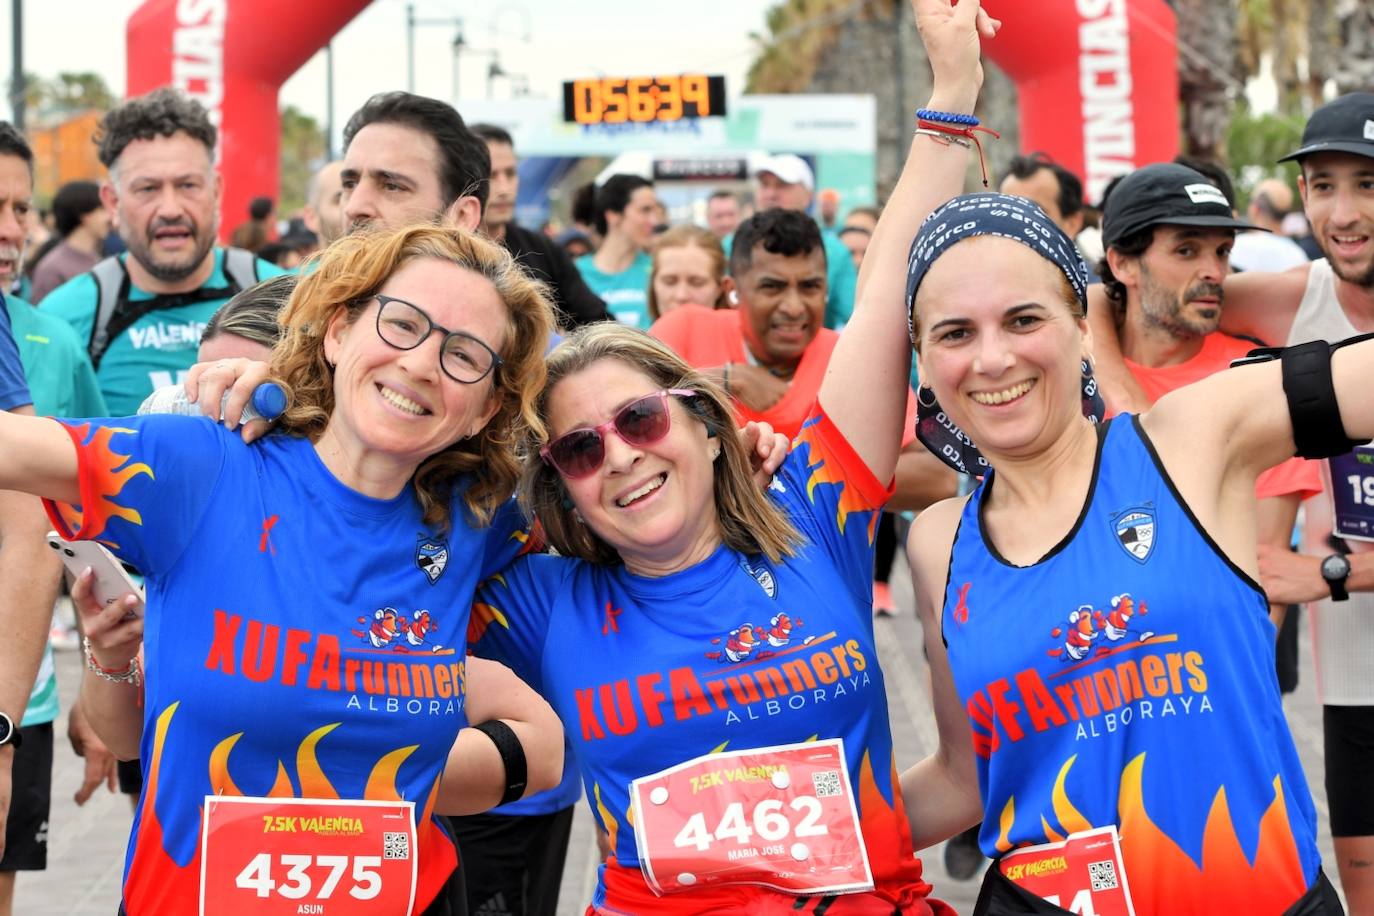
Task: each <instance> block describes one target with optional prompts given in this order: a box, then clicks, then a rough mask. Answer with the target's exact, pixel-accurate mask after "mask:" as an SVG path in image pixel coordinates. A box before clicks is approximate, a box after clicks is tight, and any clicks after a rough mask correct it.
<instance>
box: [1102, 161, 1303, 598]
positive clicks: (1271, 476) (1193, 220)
mask: <svg viewBox="0 0 1374 916" xmlns="http://www.w3.org/2000/svg"><path fill="white" fill-rule="evenodd" d="M1258 228H1260V227H1256V226H1252V225H1251V224H1249V223H1247V222H1245V221H1243V220H1239V219H1236V218H1235V217H1234V216H1233V215H1232V212H1231V205H1230V203H1229V201H1228V199H1227V198H1226V196H1225V194H1224V192H1223V191H1222V190H1221V189H1220V188H1219V187H1217V186H1216V185H1214V184H1212V183H1211V181H1209V180H1208V179H1207V178H1206V177H1205V176H1204V175H1203V174H1202V173H1200V172H1197V171H1194V170H1193V169H1191V168H1188V167H1186V166H1183V165H1176V164H1174V163H1161V164H1158V165H1147V166H1145V167H1143V168H1140V169H1137V170H1136V171H1135V172H1132V173H1131V174H1130V175H1128V176H1126V177H1125V178H1123V179H1121V181H1120V182H1118V183H1117V184H1116V186H1115V187H1114V188H1113V189H1112V190H1111V193H1110V195H1109V196H1108V197H1107V198H1106V199H1105V201H1104V202H1103V217H1102V241H1103V244H1104V245H1105V246H1106V252H1105V255H1104V257H1103V259H1102V262H1101V264H1100V265H1099V268H1098V271H1099V273H1100V275H1101V277H1102V283H1103V286H1104V288H1105V289H1106V293H1107V298H1108V300H1109V301H1110V302H1111V304H1112V307H1113V311H1114V312H1115V316H1116V319H1117V326H1118V328H1119V330H1120V337H1121V353H1122V356H1124V357H1125V361H1126V368H1127V369H1129V370H1130V373H1131V376H1132V377H1133V378H1134V379H1135V382H1136V384H1138V385H1139V386H1140V388H1141V390H1142V392H1143V394H1144V395H1145V398H1146V399H1147V400H1148V401H1149V402H1150V403H1153V402H1154V401H1156V400H1158V399H1159V398H1161V397H1163V396H1164V395H1165V394H1167V393H1168V392H1170V391H1173V390H1174V389H1176V388H1181V387H1183V386H1184V385H1189V384H1192V383H1193V382H1196V381H1198V380H1199V379H1202V378H1206V377H1207V376H1209V375H1211V374H1213V373H1215V372H1220V371H1221V370H1223V369H1225V368H1227V367H1228V366H1229V365H1230V364H1231V360H1233V359H1238V358H1240V357H1243V356H1245V354H1246V353H1248V352H1249V351H1250V350H1251V349H1253V348H1254V344H1253V343H1252V342H1250V341H1248V340H1242V339H1240V338H1238V337H1232V336H1231V335H1230V334H1226V333H1224V332H1222V331H1220V330H1218V327H1219V326H1220V324H1221V321H1222V314H1223V312H1222V302H1223V301H1224V297H1225V292H1224V289H1225V288H1224V286H1223V281H1224V280H1225V279H1226V277H1227V275H1228V274H1229V273H1230V266H1229V261H1230V257H1231V248H1232V245H1233V244H1234V242H1235V238H1236V230H1238V229H1240V230H1246V229H1258ZM1261 231H1267V230H1262V229H1261ZM1321 491H1322V483H1321V474H1320V473H1319V471H1318V468H1317V466H1316V465H1315V464H1314V463H1312V462H1306V461H1302V460H1299V459H1296V458H1295V459H1290V460H1289V461H1285V462H1284V463H1283V464H1281V465H1279V466H1278V467H1275V468H1271V469H1269V470H1267V471H1265V472H1264V473H1263V474H1261V475H1260V479H1259V481H1258V483H1257V485H1256V487H1255V495H1256V498H1257V499H1258V500H1259V531H1258V535H1259V541H1260V543H1262V544H1269V545H1272V546H1273V547H1274V548H1275V549H1279V550H1283V549H1287V547H1288V544H1289V542H1290V539H1291V535H1292V531H1293V523H1294V521H1295V519H1296V518H1297V514H1298V506H1299V504H1300V503H1301V502H1302V500H1303V499H1306V498H1307V497H1309V496H1315V495H1317V494H1319V493H1321ZM1269 612H1270V617H1271V618H1273V620H1274V622H1275V625H1279V624H1281V623H1282V621H1283V614H1284V605H1279V604H1276V605H1270V609H1269Z"/></svg>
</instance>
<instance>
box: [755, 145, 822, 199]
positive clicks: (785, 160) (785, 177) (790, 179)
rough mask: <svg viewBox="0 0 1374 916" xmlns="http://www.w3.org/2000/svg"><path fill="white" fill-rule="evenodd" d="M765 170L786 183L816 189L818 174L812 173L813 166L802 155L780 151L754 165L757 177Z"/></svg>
mask: <svg viewBox="0 0 1374 916" xmlns="http://www.w3.org/2000/svg"><path fill="white" fill-rule="evenodd" d="M764 172H769V173H771V174H773V175H776V176H777V178H778V180H779V181H782V182H784V183H785V184H799V185H801V186H803V187H804V188H806V190H808V191H814V190H815V189H816V176H815V175H814V174H812V172H811V166H809V165H807V164H806V160H805V159H803V158H802V157H800V156H794V155H793V154H791V153H778V154H777V155H775V156H769V157H767V158H766V159H763V160H761V161H760V162H759V164H758V165H756V166H755V167H754V175H755V177H757V176H758V175H760V174H762V173H764Z"/></svg>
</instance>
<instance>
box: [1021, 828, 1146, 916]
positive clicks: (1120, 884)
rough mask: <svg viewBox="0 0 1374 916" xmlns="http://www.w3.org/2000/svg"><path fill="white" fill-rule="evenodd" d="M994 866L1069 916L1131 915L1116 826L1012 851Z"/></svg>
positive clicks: (1132, 915) (1133, 912) (1023, 887)
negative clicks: (1075, 915)
mask: <svg viewBox="0 0 1374 916" xmlns="http://www.w3.org/2000/svg"><path fill="white" fill-rule="evenodd" d="M997 867H998V868H999V869H1001V871H1002V874H1003V875H1005V876H1006V877H1007V880H1009V881H1011V882H1012V883H1014V884H1016V885H1017V886H1019V887H1021V888H1022V889H1023V890H1026V891H1029V892H1030V893H1032V894H1035V895H1036V896H1037V897H1041V898H1043V899H1045V900H1047V901H1049V902H1050V903H1053V904H1054V905H1055V906H1057V907H1060V908H1062V909H1065V910H1068V911H1069V912H1070V913H1078V914H1080V916H1135V908H1134V907H1133V906H1132V905H1131V891H1130V888H1129V887H1128V886H1127V885H1126V869H1125V867H1123V866H1122V864H1121V842H1120V838H1119V837H1118V836H1117V833H1116V826H1115V825H1110V826H1107V827H1098V828H1097V829H1095V830H1085V831H1083V832H1082V833H1075V834H1073V835H1072V836H1070V837H1069V838H1068V839H1067V840H1064V841H1063V842H1060V843H1043V844H1041V845H1039V846H1023V847H1021V848H1020V849H1013V850H1012V851H1011V852H1009V853H1007V854H1006V855H1004V856H1002V857H1001V858H1000V859H998V860H997Z"/></svg>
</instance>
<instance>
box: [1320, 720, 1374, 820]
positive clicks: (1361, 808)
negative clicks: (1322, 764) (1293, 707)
mask: <svg viewBox="0 0 1374 916" xmlns="http://www.w3.org/2000/svg"><path fill="white" fill-rule="evenodd" d="M1322 730H1323V734H1324V736H1325V740H1324V742H1323V743H1324V744H1325V746H1326V803H1327V805H1328V807H1330V809H1331V835H1332V836H1337V837H1347V836H1374V792H1371V791H1370V790H1369V774H1370V773H1374V706H1323V707H1322Z"/></svg>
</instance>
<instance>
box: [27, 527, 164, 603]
mask: <svg viewBox="0 0 1374 916" xmlns="http://www.w3.org/2000/svg"><path fill="white" fill-rule="evenodd" d="M48 546H49V547H51V548H52V549H53V550H55V551H57V554H58V556H60V557H61V558H62V565H64V566H65V567H67V572H69V573H71V576H72V578H73V579H76V578H78V577H79V576H80V575H81V574H82V573H83V572H85V571H86V569H87V568H88V567H89V568H90V569H91V570H93V571H94V573H95V581H94V582H92V583H91V591H92V593H93V594H94V595H95V597H96V600H97V601H99V602H100V603H101V604H102V605H106V606H108V605H110V604H113V603H114V602H116V601H118V600H119V599H120V598H123V597H124V596H125V595H127V594H128V593H129V592H133V593H134V594H135V595H138V597H139V598H140V599H141V598H142V597H143V586H141V585H139V584H138V583H137V582H135V581H134V579H133V576H132V575H130V569H131V568H130V567H127V566H125V565H124V563H122V562H121V561H120V560H119V558H117V557H116V556H115V555H114V554H112V553H110V552H109V551H108V550H106V549H105V548H104V547H102V546H101V545H99V544H97V543H96V542H95V541H67V540H63V539H62V537H61V536H60V535H58V533H57V532H56V531H49V532H48ZM142 613H143V605H142V603H141V602H140V604H139V606H138V610H137V614H142Z"/></svg>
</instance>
